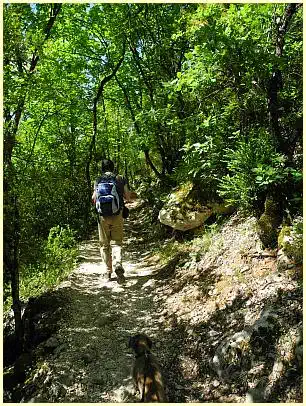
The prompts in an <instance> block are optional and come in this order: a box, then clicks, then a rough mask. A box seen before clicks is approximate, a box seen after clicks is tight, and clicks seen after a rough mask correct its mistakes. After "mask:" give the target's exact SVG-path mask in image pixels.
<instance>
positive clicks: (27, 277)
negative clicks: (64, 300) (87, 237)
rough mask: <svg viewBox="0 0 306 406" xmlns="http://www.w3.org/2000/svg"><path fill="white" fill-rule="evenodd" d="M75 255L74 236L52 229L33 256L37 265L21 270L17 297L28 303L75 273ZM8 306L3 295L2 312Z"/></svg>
mask: <svg viewBox="0 0 306 406" xmlns="http://www.w3.org/2000/svg"><path fill="white" fill-rule="evenodd" d="M77 254H78V249H77V247H76V239H75V232H73V231H72V230H71V229H70V227H69V226H68V227H66V228H65V227H60V226H56V227H53V228H51V230H50V232H49V236H48V239H47V240H46V241H45V243H44V244H43V245H42V246H41V249H40V251H38V253H36V262H35V263H32V264H26V265H23V266H22V269H21V274H20V297H21V298H22V299H23V300H27V299H28V298H29V297H31V296H38V295H40V294H41V293H43V292H44V291H46V290H48V289H50V288H53V287H55V286H56V285H58V284H59V283H60V282H61V281H62V280H64V279H65V278H66V277H67V275H69V274H70V273H71V272H72V271H73V270H74V268H75V265H76V260H77ZM6 290H8V287H6ZM7 293H8V292H7ZM10 305H11V298H9V296H8V294H6V295H5V310H8V309H9V307H10Z"/></svg>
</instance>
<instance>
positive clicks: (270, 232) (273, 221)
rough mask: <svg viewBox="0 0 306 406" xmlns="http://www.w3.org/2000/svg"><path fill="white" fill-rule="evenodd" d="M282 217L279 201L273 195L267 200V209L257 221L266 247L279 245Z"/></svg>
mask: <svg viewBox="0 0 306 406" xmlns="http://www.w3.org/2000/svg"><path fill="white" fill-rule="evenodd" d="M280 223H281V217H280V213H279V208H278V204H277V202H275V200H274V199H273V198H272V197H267V198H266V201H265V211H264V213H263V214H262V215H261V217H260V219H259V220H258V222H257V232H258V235H259V237H260V239H261V242H262V243H263V245H264V246H265V247H272V248H273V247H276V246H277V235H278V230H277V229H278V226H279V225H280Z"/></svg>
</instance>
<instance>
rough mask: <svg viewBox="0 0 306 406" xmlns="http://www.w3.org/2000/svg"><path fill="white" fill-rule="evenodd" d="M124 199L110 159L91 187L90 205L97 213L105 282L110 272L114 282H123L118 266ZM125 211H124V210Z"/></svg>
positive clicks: (124, 185)
mask: <svg viewBox="0 0 306 406" xmlns="http://www.w3.org/2000/svg"><path fill="white" fill-rule="evenodd" d="M124 199H125V200H126V201H129V200H130V192H129V190H128V187H127V183H126V179H125V178H124V177H122V176H120V175H116V174H115V173H114V163H113V161H111V160H110V159H104V160H103V161H102V174H101V176H100V177H99V178H98V179H96V181H95V183H94V191H93V195H92V200H93V203H94V204H95V206H96V211H97V213H98V231H99V242H100V252H101V258H102V263H103V265H104V267H105V268H106V275H107V277H108V279H110V278H111V275H112V272H113V271H114V272H115V273H116V275H117V277H118V282H123V281H124V280H125V278H124V268H123V266H122V258H121V255H122V240H123V216H122V212H123V209H124V208H125V206H124ZM125 210H126V209H125Z"/></svg>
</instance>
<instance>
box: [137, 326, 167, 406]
mask: <svg viewBox="0 0 306 406" xmlns="http://www.w3.org/2000/svg"><path fill="white" fill-rule="evenodd" d="M129 347H130V348H132V349H133V351H134V352H135V362H134V366H133V371H132V375H133V380H134V385H135V389H136V390H138V391H139V392H140V396H141V402H167V398H166V394H165V389H164V383H163V378H162V375H161V370H160V366H159V363H158V361H157V359H156V357H155V356H154V355H153V354H152V353H151V348H152V341H151V340H150V338H149V337H148V336H147V335H145V334H137V335H135V336H133V337H131V338H130V340H129Z"/></svg>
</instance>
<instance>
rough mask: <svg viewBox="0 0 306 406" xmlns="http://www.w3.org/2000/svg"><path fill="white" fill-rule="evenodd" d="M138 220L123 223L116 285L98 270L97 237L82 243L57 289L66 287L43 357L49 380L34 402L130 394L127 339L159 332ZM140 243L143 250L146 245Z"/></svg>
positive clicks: (105, 398) (116, 398) (113, 398)
mask: <svg viewBox="0 0 306 406" xmlns="http://www.w3.org/2000/svg"><path fill="white" fill-rule="evenodd" d="M139 227H141V219H139V218H138V219H135V218H134V219H133V218H132V220H130V219H128V220H127V221H126V224H125V233H126V236H125V243H124V249H123V252H124V254H123V256H124V258H123V266H124V268H125V271H126V273H125V275H126V283H125V284H122V285H119V284H118V282H117V280H116V278H115V276H116V275H115V274H113V277H112V279H111V280H110V281H108V280H106V279H105V277H104V276H103V275H102V274H101V272H102V266H101V259H100V255H99V244H98V240H97V238H95V237H94V238H93V239H92V240H89V241H86V242H85V243H83V245H82V247H81V249H80V251H81V257H82V261H84V262H82V263H81V264H80V265H79V266H78V268H77V269H76V270H75V271H74V272H73V273H72V274H71V275H70V277H69V279H68V280H67V281H65V282H63V283H62V284H61V285H60V286H59V287H58V290H59V291H61V293H64V292H65V295H66V297H67V303H69V304H68V308H67V309H66V310H65V315H64V316H63V318H62V320H61V321H60V328H59V330H58V331H57V333H56V335H55V339H56V340H57V344H59V345H58V346H57V348H56V349H55V351H54V353H53V354H52V355H51V356H50V357H49V358H48V360H47V368H48V371H49V373H48V374H47V375H48V377H49V378H47V382H46V383H47V385H46V387H45V390H44V393H43V395H40V396H38V397H37V398H35V399H33V400H32V401H35V402H37V401H45V400H47V399H48V401H54V402H123V401H133V400H134V401H135V398H134V399H133V397H132V395H131V391H132V382H131V377H130V371H131V364H132V354H131V353H130V351H129V350H128V348H127V343H128V338H129V336H130V335H133V334H135V333H137V332H140V331H141V332H146V333H147V334H148V335H150V336H151V337H152V338H153V341H154V339H155V344H156V346H157V347H158V346H159V345H160V343H159V342H156V337H157V333H158V331H159V327H160V326H159V315H158V313H157V311H156V308H157V306H158V303H157V301H158V297H156V296H155V289H153V288H152V286H153V285H154V286H155V288H156V281H154V280H153V279H152V276H153V275H154V273H156V271H157V269H156V268H154V266H149V265H148V263H147V261H146V259H147V257H148V255H149V254H150V246H148V245H147V244H146V245H145V246H144V245H143V244H142V247H141V248H140V247H139V241H137V240H138V239H140V244H141V242H143V240H141V238H140V236H139V232H138V231H139ZM137 230H138V231H137ZM144 248H145V249H146V250H144Z"/></svg>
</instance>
